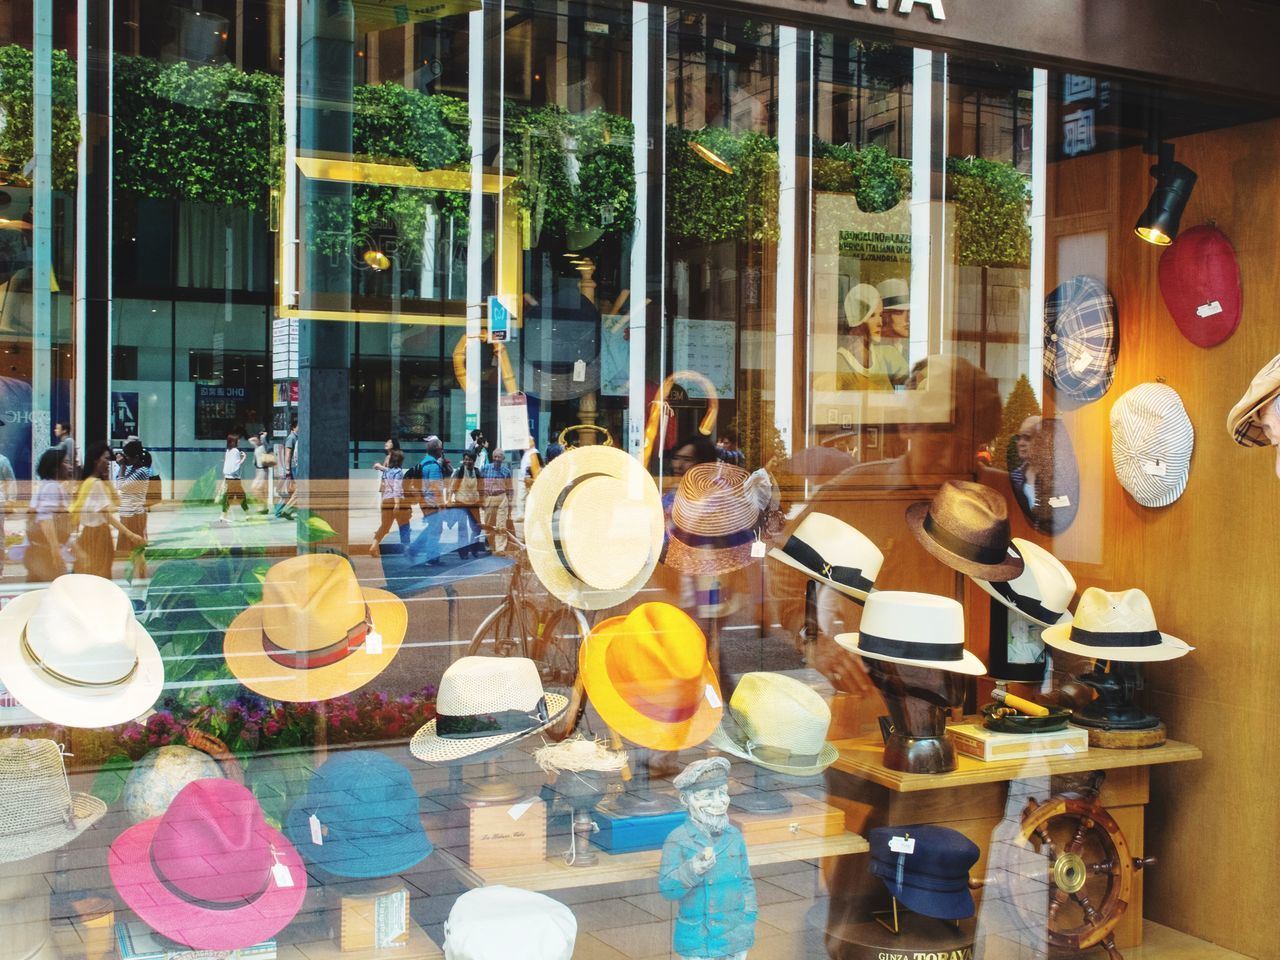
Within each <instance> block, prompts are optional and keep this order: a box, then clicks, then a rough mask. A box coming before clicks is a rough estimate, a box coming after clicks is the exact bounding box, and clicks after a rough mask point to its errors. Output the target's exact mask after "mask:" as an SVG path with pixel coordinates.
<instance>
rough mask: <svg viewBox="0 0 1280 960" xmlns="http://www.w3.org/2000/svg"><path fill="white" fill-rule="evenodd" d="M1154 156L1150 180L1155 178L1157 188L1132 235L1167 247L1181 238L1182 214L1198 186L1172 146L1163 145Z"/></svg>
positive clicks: (1193, 175)
mask: <svg viewBox="0 0 1280 960" xmlns="http://www.w3.org/2000/svg"><path fill="white" fill-rule="evenodd" d="M1155 152H1156V154H1157V157H1158V161H1157V163H1156V165H1155V166H1154V167H1152V168H1151V176H1153V177H1155V178H1156V188H1155V190H1153V191H1152V192H1151V199H1150V200H1149V201H1148V202H1147V208H1146V209H1145V210H1143V211H1142V216H1140V217H1138V222H1137V223H1136V224H1134V226H1133V232H1134V233H1136V234H1137V235H1138V236H1139V237H1141V238H1142V239H1143V240H1145V241H1147V243H1154V244H1155V245H1156V246H1160V247H1167V246H1168V245H1169V244H1171V243H1173V239H1174V237H1176V236H1177V235H1178V224H1179V222H1180V221H1181V220H1182V211H1183V210H1184V209H1186V206H1187V201H1188V200H1189V199H1190V198H1191V190H1192V188H1193V187H1194V186H1195V185H1196V172H1195V171H1194V170H1192V169H1191V168H1190V167H1188V166H1186V165H1185V164H1181V163H1178V162H1177V161H1175V160H1174V159H1173V144H1171V143H1162V144H1160V145H1159V146H1158V147H1157V149H1156V151H1155Z"/></svg>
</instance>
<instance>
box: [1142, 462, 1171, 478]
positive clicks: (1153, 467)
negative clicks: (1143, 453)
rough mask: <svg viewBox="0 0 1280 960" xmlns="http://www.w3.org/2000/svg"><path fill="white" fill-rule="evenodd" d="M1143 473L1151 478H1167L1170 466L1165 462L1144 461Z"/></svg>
mask: <svg viewBox="0 0 1280 960" xmlns="http://www.w3.org/2000/svg"><path fill="white" fill-rule="evenodd" d="M1142 472H1143V473H1145V474H1146V475H1147V476H1149V477H1167V476H1168V475H1169V465H1168V464H1167V463H1165V462H1164V461H1163V460H1143V461H1142Z"/></svg>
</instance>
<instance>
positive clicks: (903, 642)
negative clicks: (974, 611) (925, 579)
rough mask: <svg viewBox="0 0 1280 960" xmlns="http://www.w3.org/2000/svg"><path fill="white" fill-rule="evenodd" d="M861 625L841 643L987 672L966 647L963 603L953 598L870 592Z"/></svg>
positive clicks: (910, 660)
mask: <svg viewBox="0 0 1280 960" xmlns="http://www.w3.org/2000/svg"><path fill="white" fill-rule="evenodd" d="M859 626H860V628H861V629H860V631H859V632H858V633H841V634H838V635H837V636H836V643H838V644H840V646H842V647H844V648H845V649H846V650H848V651H849V652H850V653H856V654H858V656H860V657H870V658H871V659H872V660H884V661H886V662H888V663H901V664H905V665H906V666H910V667H929V668H931V669H934V670H949V671H951V672H952V673H963V674H968V675H969V676H973V677H980V676H982V674H984V673H986V672H987V668H986V667H985V666H983V664H982V661H981V660H979V659H978V658H977V657H975V656H974V655H973V654H972V653H970V652H969V651H968V650H966V649H965V648H964V608H963V607H962V606H960V604H959V603H958V602H957V601H955V600H952V599H951V598H950V597H938V596H934V595H933V594H931V593H908V592H905V591H899V590H882V591H879V592H877V593H873V594H871V596H869V597H867V605H866V609H864V610H863V612H862V623H861V624H859Z"/></svg>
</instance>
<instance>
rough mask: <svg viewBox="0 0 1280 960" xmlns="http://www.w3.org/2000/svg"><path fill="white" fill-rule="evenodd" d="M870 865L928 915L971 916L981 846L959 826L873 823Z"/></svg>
mask: <svg viewBox="0 0 1280 960" xmlns="http://www.w3.org/2000/svg"><path fill="white" fill-rule="evenodd" d="M867 841H868V843H870V845H871V864H870V870H871V873H872V875H873V876H876V877H879V878H880V881H881V882H882V883H883V884H884V886H885V889H886V890H888V891H889V893H890V895H891V896H893V897H895V898H896V899H897V900H898V901H899V902H900V903H901V904H902V905H903V906H905V907H907V908H908V909H910V910H914V911H915V912H916V913H918V914H921V915H922V916H926V917H936V918H937V919H939V920H963V919H965V918H966V917H971V916H973V911H974V906H973V895H972V894H971V893H970V892H969V871H970V870H972V869H973V865H974V864H975V863H977V862H978V857H979V856H980V855H981V851H979V850H978V845H977V844H976V843H974V842H973V841H972V840H970V839H969V838H968V837H966V836H965V835H964V834H963V833H960V831H958V830H952V829H951V828H950V827H940V826H937V825H935V824H917V825H914V826H906V827H873V828H872V829H871V831H870V832H869V833H868V834H867Z"/></svg>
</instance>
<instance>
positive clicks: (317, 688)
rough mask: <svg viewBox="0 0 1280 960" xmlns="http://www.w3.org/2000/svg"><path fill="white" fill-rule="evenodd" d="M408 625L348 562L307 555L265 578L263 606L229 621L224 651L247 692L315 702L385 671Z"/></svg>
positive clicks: (400, 607)
mask: <svg viewBox="0 0 1280 960" xmlns="http://www.w3.org/2000/svg"><path fill="white" fill-rule="evenodd" d="M408 623H409V617H408V614H407V612H406V611H405V606H404V601H403V600H400V599H399V598H398V597H396V596H395V595H393V594H390V593H387V592H386V591H385V590H376V589H374V588H373V587H361V586H360V581H358V580H357V579H356V574H355V571H354V570H352V569H351V563H350V561H348V560H347V558H346V557H342V556H339V555H338V554H335V553H308V554H304V555H302V556H297V557H290V558H289V559H288V560H281V561H280V562H279V563H277V564H276V565H275V566H273V567H271V569H269V570H268V571H267V576H266V580H265V581H264V583H263V585H262V602H261V603H255V604H253V605H252V606H250V607H249V608H248V609H247V610H245V611H244V612H243V613H241V614H240V615H239V616H237V617H236V618H235V620H233V621H232V622H231V627H230V628H229V629H228V630H227V634H226V637H225V638H224V639H223V643H222V648H223V652H224V654H225V655H226V658H227V666H228V667H229V668H230V669H231V672H232V673H233V674H235V676H236V678H237V679H239V681H240V682H241V683H243V684H244V685H245V686H246V687H248V688H249V689H250V690H253V691H254V692H256V693H260V694H262V695H263V696H266V697H270V698H271V699H273V700H286V701H290V702H293V703H312V702H315V701H319V700H330V699H332V698H333V697H340V696H342V695H343V694H346V693H350V692H351V691H352V690H355V689H357V688H359V687H362V686H364V684H366V683H368V682H369V681H370V680H372V679H373V678H374V677H376V676H377V675H378V674H380V673H381V672H382V671H383V670H385V669H386V667H387V664H389V663H390V662H391V661H392V659H393V658H394V657H395V655H396V652H397V651H398V650H399V649H400V644H401V642H402V641H403V640H404V634H405V630H406V628H407V627H408ZM374 634H377V637H376V638H375V637H374ZM379 642H380V643H381V650H380V651H379V650H378V644H379Z"/></svg>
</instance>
